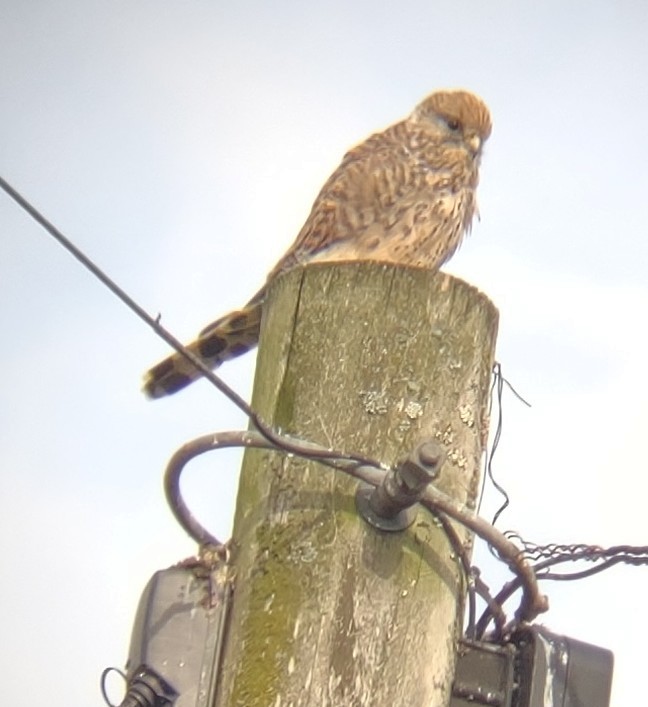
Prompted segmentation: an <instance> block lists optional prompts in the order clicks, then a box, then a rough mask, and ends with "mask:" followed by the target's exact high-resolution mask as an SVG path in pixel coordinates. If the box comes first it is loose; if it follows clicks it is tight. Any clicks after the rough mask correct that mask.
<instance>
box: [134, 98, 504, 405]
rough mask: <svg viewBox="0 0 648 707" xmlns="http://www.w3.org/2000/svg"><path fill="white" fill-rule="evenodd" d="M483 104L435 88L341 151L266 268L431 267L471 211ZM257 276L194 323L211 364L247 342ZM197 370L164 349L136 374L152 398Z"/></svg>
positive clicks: (198, 347)
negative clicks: (204, 320)
mask: <svg viewBox="0 0 648 707" xmlns="http://www.w3.org/2000/svg"><path fill="white" fill-rule="evenodd" d="M490 132H491V119H490V114H489V111H488V108H487V107H486V105H485V104H484V103H483V102H482V101H481V100H480V99H479V98H477V96H475V95H473V94H472V93H468V92H467V91H461V90H446V91H438V92H436V93H433V94H431V95H430V96H428V97H427V98H426V99H425V100H424V101H422V102H421V103H420V104H419V105H418V106H417V107H416V108H415V110H414V111H413V113H412V114H411V115H410V116H409V117H408V118H407V119H405V120H403V121H401V122H399V123H396V124H395V125H392V126H391V127H389V128H387V129H386V130H384V131H383V132H381V133H376V134H375V135H372V136H371V137H370V138H368V139H367V140H365V142H363V143H361V144H360V145H358V146H357V147H354V148H353V149H352V150H350V151H349V152H347V154H346V155H345V156H344V159H343V160H342V163H341V164H340V166H339V167H338V168H337V169H336V170H335V172H333V174H332V175H331V177H330V178H329V179H328V181H327V182H326V184H325V185H324V187H323V188H322V190H321V191H320V193H319V195H318V197H317V199H316V200H315V203H314V204H313V208H312V210H311V213H310V215H309V217H308V219H307V221H306V223H305V224H304V226H303V228H302V229H301V231H300V232H299V234H298V236H297V238H296V240H295V242H294V243H293V244H292V246H291V247H290V248H289V249H288V251H287V252H286V254H285V255H284V256H283V258H281V260H280V261H279V262H278V263H277V265H276V266H275V267H274V268H273V270H272V271H271V272H270V274H269V275H268V278H267V281H266V282H270V281H271V280H272V279H273V278H274V277H276V276H277V275H278V274H280V273H283V272H285V271H286V270H289V269H291V268H293V267H295V266H297V265H300V264H302V263H309V262H316V261H318V262H324V261H352V260H373V261H379V262H388V263H398V264H402V265H413V266H418V267H423V268H428V269H431V270H436V269H438V268H439V267H440V266H441V265H442V264H443V263H445V262H446V261H447V260H448V258H450V257H451V256H452V255H453V253H454V252H455V251H456V250H457V248H458V247H459V245H460V243H461V240H462V238H463V236H464V235H465V233H466V232H467V231H468V230H469V229H470V225H471V222H472V219H473V217H474V215H475V213H476V211H477V202H476V196H475V191H476V188H477V183H478V180H479V174H478V170H479V162H480V158H481V152H482V147H483V144H484V142H485V141H486V140H487V139H488V136H489V135H490ZM265 293H266V286H264V287H262V288H261V290H260V291H259V292H258V293H257V294H256V295H255V296H254V297H253V298H252V299H251V300H250V301H249V302H248V303H247V304H246V305H245V307H243V309H241V310H237V311H234V312H230V313H229V314H226V315H225V316H224V317H221V318H220V319H218V320H217V321H215V322H214V323H213V324H210V325H209V326H208V327H206V328H205V329H203V331H202V332H201V333H200V334H199V336H198V338H197V339H196V340H195V341H194V342H192V343H191V344H189V349H190V350H191V351H192V352H193V353H195V354H196V355H197V356H199V357H200V358H202V359H203V360H204V361H205V363H207V364H208V365H209V366H210V367H212V368H216V367H217V366H219V365H220V364H221V363H223V362H224V361H227V360H229V359H231V358H234V357H236V356H239V355H241V354H243V353H245V352H246V351H249V350H250V349H252V348H254V346H256V344H257V342H258V338H259V327H260V323H261V312H262V307H263V302H264V299H265ZM199 377H200V372H199V371H197V370H196V369H195V368H194V367H193V366H192V365H191V364H190V363H189V362H188V361H186V360H185V359H184V358H183V357H182V356H180V355H179V354H173V355H172V356H170V357H168V358H167V359H165V360H164V361H162V362H161V363H159V364H157V365H156V366H154V367H153V368H152V369H151V370H150V371H148V372H147V373H146V375H145V381H144V390H145V392H146V393H147V394H148V395H149V396H150V397H153V398H159V397H162V396H164V395H168V394H171V393H175V392H176V391H178V390H180V389H181V388H184V387H185V386H186V385H188V384H189V383H191V382H192V381H193V380H196V379H197V378H199Z"/></svg>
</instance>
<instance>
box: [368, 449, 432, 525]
mask: <svg viewBox="0 0 648 707" xmlns="http://www.w3.org/2000/svg"><path fill="white" fill-rule="evenodd" d="M442 460H443V449H442V448H441V447H440V446H439V445H438V444H437V443H436V442H434V441H432V440H428V441H426V442H422V443H421V444H419V445H418V446H417V447H416V448H415V449H414V450H413V451H412V453H411V454H410V455H409V456H408V457H407V459H405V461H404V462H402V463H401V464H399V465H398V466H397V467H396V468H395V469H392V470H391V471H389V472H387V474H386V475H385V478H384V479H383V481H382V484H381V485H380V486H377V487H376V488H374V489H372V488H367V487H364V488H360V489H358V492H357V494H356V502H357V505H358V510H359V511H360V513H361V514H362V515H363V517H364V518H365V520H367V521H368V522H369V523H371V524H372V525H373V526H375V527H377V528H380V529H381V530H404V529H405V528H407V527H408V526H409V525H410V524H411V523H412V522H413V520H414V516H415V515H416V514H415V511H414V509H413V508H412V506H413V505H414V504H415V503H416V502H417V501H418V500H419V498H420V497H421V494H422V493H423V491H424V490H425V487H426V486H427V485H428V484H429V483H430V482H431V481H432V480H433V479H435V478H436V477H437V476H438V474H439V468H440V466H441V463H442Z"/></svg>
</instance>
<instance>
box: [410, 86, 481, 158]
mask: <svg viewBox="0 0 648 707" xmlns="http://www.w3.org/2000/svg"><path fill="white" fill-rule="evenodd" d="M410 120H414V121H416V122H420V123H428V124H431V125H432V126H433V127H434V129H435V131H438V132H440V133H441V135H442V137H443V139H444V140H447V141H449V142H459V141H461V142H463V143H464V144H466V145H467V146H468V148H469V149H470V150H471V151H472V152H473V153H474V154H477V153H478V152H479V151H480V150H481V147H482V145H483V144H484V142H486V140H487V139H488V136H489V135H490V133H491V128H492V124H491V117H490V113H489V111H488V108H487V107H486V104H485V103H484V102H483V101H482V100H481V98H478V97H477V96H475V94H473V93H469V92H468V91H462V90H460V89H454V90H453V89H448V90H443V91H436V92H435V93H432V94H430V95H429V96H428V97H427V98H426V99H425V100H424V101H422V102H421V103H419V105H418V106H417V107H416V108H415V109H414V112H413V113H412V115H411V117H410Z"/></svg>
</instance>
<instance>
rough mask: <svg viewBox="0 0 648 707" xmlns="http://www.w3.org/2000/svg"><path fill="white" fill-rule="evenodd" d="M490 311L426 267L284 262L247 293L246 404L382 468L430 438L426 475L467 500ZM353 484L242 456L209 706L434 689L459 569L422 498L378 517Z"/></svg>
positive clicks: (446, 667) (444, 676)
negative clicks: (253, 335)
mask: <svg viewBox="0 0 648 707" xmlns="http://www.w3.org/2000/svg"><path fill="white" fill-rule="evenodd" d="M497 321H498V315H497V310H496V309H495V307H494V306H493V305H492V303H491V302H490V301H489V300H488V299H487V298H486V297H485V296H484V295H483V294H482V293H480V292H479V291H478V290H476V289H475V288H474V287H472V286H470V285H468V284H466V283H465V282H463V281H461V280H459V279H456V278H453V277H451V276H449V275H446V274H443V273H433V272H430V271H426V270H422V269H415V268H405V267H400V266H394V265H382V264H378V263H343V264H341V263H335V264H313V265H309V266H306V267H305V268H303V269H297V270H293V271H291V272H289V273H288V274H286V275H284V276H282V277H280V278H278V279H277V281H276V282H274V283H273V284H272V286H271V288H270V291H269V296H268V300H267V302H266V304H265V305H264V320H263V324H262V332H261V340H260V347H259V354H258V363H257V372H256V379H255V386H254V393H253V400H252V403H253V407H254V409H255V410H257V411H258V412H259V414H260V415H261V417H262V418H263V419H264V420H265V421H266V422H268V423H270V424H272V425H273V426H274V427H275V428H277V429H280V430H282V431H283V432H286V433H289V434H290V435H294V436H298V437H301V438H303V439H307V440H311V441H314V442H318V443H320V444H322V445H324V446H327V447H329V448H335V449H341V450H345V451H347V452H355V453H360V454H365V455H367V456H369V457H371V458H374V459H379V460H380V461H382V462H384V463H385V464H390V465H391V464H394V463H396V462H398V461H399V460H402V459H404V458H405V457H406V456H407V455H408V454H409V453H410V452H411V451H412V449H413V448H414V447H415V446H416V445H417V444H418V443H419V442H421V441H423V440H426V439H427V440H429V439H433V440H436V441H437V442H438V443H439V444H440V445H441V446H442V448H443V450H444V452H445V463H444V464H443V466H442V468H441V473H440V476H439V478H438V480H437V481H436V482H435V483H436V484H437V485H438V487H439V488H440V489H442V490H443V491H444V492H445V493H447V494H449V495H451V496H452V497H453V498H455V499H457V500H458V501H461V502H463V503H467V504H468V505H474V503H475V500H476V497H477V493H478V487H479V476H480V473H479V472H480V466H481V459H482V455H483V451H484V444H485V439H486V436H487V431H488V430H487V428H488V419H487V409H488V396H489V384H490V377H491V369H492V364H493V356H494V348H495V339H496V333H497ZM356 486H357V483H356V482H355V481H354V480H353V479H351V478H350V477H348V476H346V475H344V474H342V473H341V472H338V471H334V470H331V469H328V468H326V467H324V466H322V465H321V464H317V463H315V462H306V461H304V460H302V459H298V458H294V457H290V456H285V455H282V454H280V453H277V452H270V451H268V452H266V451H262V450H249V451H248V452H247V453H246V455H245V459H244V463H243V468H242V471H241V478H240V486H239V494H238V501H237V508H236V515H235V520H234V532H233V540H234V551H233V565H234V571H235V577H236V579H235V590H234V596H233V601H232V613H231V616H230V627H229V634H228V639H227V643H226V646H225V656H224V663H223V666H222V672H221V676H220V680H221V687H220V694H219V700H218V705H220V706H222V707H234V706H237V707H238V706H245V707H266V706H268V707H269V706H271V705H272V706H273V707H279V706H280V705H282V706H284V705H285V706H288V705H293V706H294V707H297V706H298V705H299V706H302V707H307V706H308V707H310V706H312V707H315V706H317V707H321V706H322V705H327V706H331V707H349V706H355V705H358V706H360V705H371V706H372V707H382V706H384V707H392V706H393V705H408V707H419V706H420V707H431V706H436V705H438V706H439V707H441V706H444V705H447V704H448V701H449V694H450V688H451V684H452V677H453V672H454V659H455V658H454V656H455V642H456V639H457V638H458V637H459V634H460V630H461V621H462V616H463V598H464V595H465V577H463V575H462V572H461V568H460V566H459V565H458V562H457V559H456V558H455V556H454V554H453V552H452V549H451V547H450V545H449V544H448V540H447V538H446V537H445V535H444V533H443V531H442V530H441V529H440V528H439V527H438V525H437V524H435V521H434V518H433V517H432V516H431V515H430V514H429V513H428V512H427V511H424V510H422V509H421V510H419V512H418V514H417V516H416V520H415V522H414V523H413V524H412V525H411V526H410V527H409V528H408V529H407V530H404V531H402V532H398V533H386V532H381V531H379V530H376V529H375V528H373V527H371V526H370V525H368V524H367V523H366V522H365V521H364V520H363V519H362V518H361V517H360V516H359V514H358V512H357V510H356V506H355V502H354V494H355V489H356ZM458 531H459V533H460V536H461V538H462V540H463V541H464V543H465V544H466V546H467V547H469V546H470V544H471V537H470V535H469V534H468V533H467V532H466V531H465V530H464V529H463V528H458Z"/></svg>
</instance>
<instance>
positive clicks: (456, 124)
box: [446, 118, 461, 130]
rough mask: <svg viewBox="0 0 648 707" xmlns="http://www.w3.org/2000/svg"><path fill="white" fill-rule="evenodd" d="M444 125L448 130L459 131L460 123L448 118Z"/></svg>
mask: <svg viewBox="0 0 648 707" xmlns="http://www.w3.org/2000/svg"><path fill="white" fill-rule="evenodd" d="M446 125H447V126H448V127H449V128H450V130H459V128H460V127H461V123H460V122H459V121H458V120H454V119H452V118H448V119H447V120H446Z"/></svg>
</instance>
